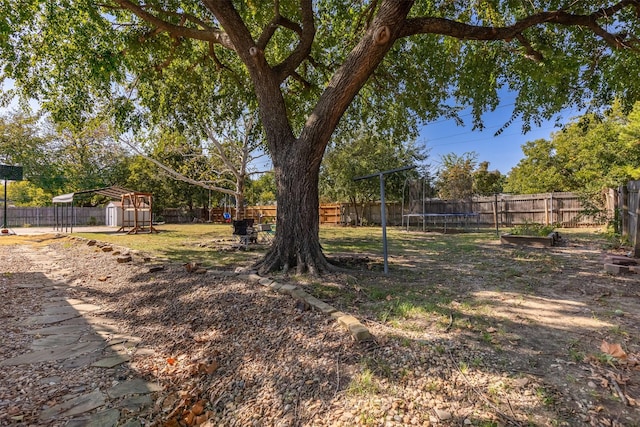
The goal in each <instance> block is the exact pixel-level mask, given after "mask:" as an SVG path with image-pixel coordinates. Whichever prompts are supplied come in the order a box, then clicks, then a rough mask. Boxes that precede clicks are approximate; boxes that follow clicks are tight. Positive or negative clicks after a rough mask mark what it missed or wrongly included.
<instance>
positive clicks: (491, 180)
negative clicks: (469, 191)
mask: <svg viewBox="0 0 640 427" xmlns="http://www.w3.org/2000/svg"><path fill="white" fill-rule="evenodd" d="M505 179H506V177H505V176H504V175H502V174H501V173H500V171H499V170H493V171H490V170H489V162H486V161H485V162H480V164H479V165H478V168H477V169H476V170H475V171H473V194H475V195H478V196H489V195H491V194H495V193H501V192H502V189H503V187H504V181H505Z"/></svg>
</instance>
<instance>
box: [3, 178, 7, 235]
mask: <svg viewBox="0 0 640 427" xmlns="http://www.w3.org/2000/svg"><path fill="white" fill-rule="evenodd" d="M7 228H9V227H7V180H6V179H5V180H4V217H3V218H2V229H3V230H4V229H7Z"/></svg>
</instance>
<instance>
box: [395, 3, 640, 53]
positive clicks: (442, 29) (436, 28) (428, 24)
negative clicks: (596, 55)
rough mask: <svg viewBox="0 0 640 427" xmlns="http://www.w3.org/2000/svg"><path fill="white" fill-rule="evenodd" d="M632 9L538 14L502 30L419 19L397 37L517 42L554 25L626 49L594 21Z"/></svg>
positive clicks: (635, 6) (638, 8)
mask: <svg viewBox="0 0 640 427" xmlns="http://www.w3.org/2000/svg"><path fill="white" fill-rule="evenodd" d="M626 7H632V8H633V9H635V10H636V13H638V14H640V1H639V0H621V1H619V2H618V3H616V4H614V5H613V6H610V7H607V8H601V9H598V10H596V11H594V12H593V13H590V14H588V15H579V14H572V13H569V12H566V11H564V10H558V11H547V12H539V13H536V14H533V15H530V16H528V17H526V18H524V19H521V20H520V21H517V22H516V23H514V24H513V25H509V26H505V27H485V26H477V25H470V24H465V23H462V22H457V21H453V20H450V19H446V18H432V17H421V18H411V19H407V20H406V21H405V24H404V25H403V27H402V29H401V30H400V36H399V37H407V36H411V35H415V34H440V35H443V36H450V37H455V38H458V39H463V40H505V41H510V40H512V39H514V38H518V36H519V35H521V34H522V32H523V31H525V30H527V29H529V28H531V27H535V26H537V25H540V24H558V25H564V26H577V27H586V28H589V29H590V30H591V31H593V32H594V34H596V35H598V36H599V37H601V38H602V39H603V40H604V41H605V42H606V43H607V44H608V45H609V46H611V47H612V48H614V49H621V48H629V46H628V45H626V44H625V43H624V39H623V38H622V37H620V36H617V35H614V34H612V33H609V32H607V31H605V30H604V29H603V28H602V27H600V25H598V22H597V21H598V19H602V18H610V17H612V16H613V15H614V14H616V13H617V12H619V11H620V10H622V9H624V8H626Z"/></svg>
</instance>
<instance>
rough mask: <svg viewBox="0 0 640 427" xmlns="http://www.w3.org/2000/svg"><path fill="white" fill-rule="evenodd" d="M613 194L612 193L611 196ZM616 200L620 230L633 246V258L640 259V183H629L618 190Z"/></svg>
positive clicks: (615, 195)
mask: <svg viewBox="0 0 640 427" xmlns="http://www.w3.org/2000/svg"><path fill="white" fill-rule="evenodd" d="M611 193H612V192H610V194H611ZM613 196H614V200H615V199H617V200H615V201H617V203H616V204H615V205H616V206H617V209H618V212H619V215H620V228H621V234H622V236H623V237H626V238H628V239H629V242H631V245H632V246H633V256H634V257H636V258H639V257H640V224H639V222H638V221H639V219H640V181H629V182H628V183H627V185H623V186H621V187H619V188H618V191H617V194H616V193H614V194H613Z"/></svg>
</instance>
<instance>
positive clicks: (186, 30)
mask: <svg viewBox="0 0 640 427" xmlns="http://www.w3.org/2000/svg"><path fill="white" fill-rule="evenodd" d="M115 2H116V3H117V4H118V5H120V7H121V8H123V9H126V10H128V11H129V12H131V13H133V14H134V15H136V16H137V17H138V18H140V19H142V20H143V21H145V22H147V23H149V24H151V25H152V26H154V27H156V28H158V29H160V30H162V31H166V32H168V33H170V34H172V35H174V36H177V37H185V38H190V39H194V40H202V41H207V42H211V43H217V44H220V45H222V46H224V47H226V48H227V49H232V50H235V47H234V45H233V43H231V40H230V39H229V37H228V36H227V34H226V33H225V32H224V31H222V30H220V29H217V28H212V27H208V26H206V23H205V22H203V21H201V20H199V19H197V18H195V17H193V16H190V15H183V14H174V15H178V16H185V17H186V18H187V19H188V20H189V21H192V22H195V23H198V24H199V25H202V26H203V29H201V30H200V29H197V28H191V27H187V26H184V25H176V24H173V23H171V22H167V21H165V20H164V19H162V18H159V17H157V16H156V15H154V14H152V13H150V12H148V11H147V10H146V9H145V7H144V6H140V5H139V4H135V3H133V2H131V1H130V0H115ZM162 13H163V14H166V15H171V13H170V12H167V11H165V10H163V11H162Z"/></svg>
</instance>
